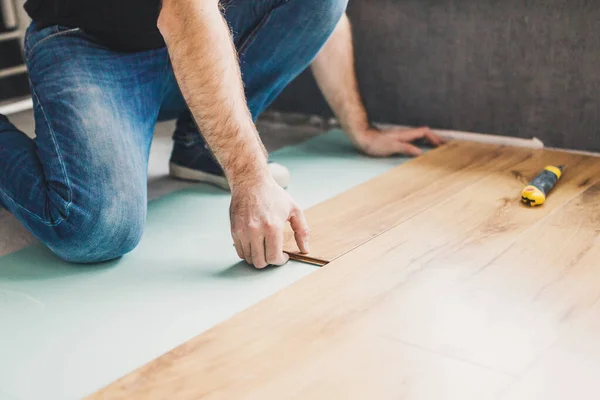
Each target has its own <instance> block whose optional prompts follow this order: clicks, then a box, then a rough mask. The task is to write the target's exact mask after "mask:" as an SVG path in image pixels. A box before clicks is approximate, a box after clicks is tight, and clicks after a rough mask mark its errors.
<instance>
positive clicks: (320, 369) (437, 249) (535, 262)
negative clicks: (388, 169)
mask: <svg viewBox="0 0 600 400" xmlns="http://www.w3.org/2000/svg"><path fill="white" fill-rule="evenodd" d="M515 151H516V152H517V153H519V152H520V151H517V150H515ZM528 152H531V151H530V150H528ZM528 154H529V155H528V156H527V157H515V159H513V160H512V161H511V164H509V166H507V167H506V168H501V169H497V170H494V171H492V172H490V171H486V172H485V173H483V172H481V171H480V175H481V176H479V177H478V178H477V179H473V180H472V183H470V184H469V185H466V186H465V187H464V188H462V189H461V190H459V191H456V192H455V193H453V194H450V195H448V196H444V197H442V198H438V199H437V200H436V204H434V205H432V206H430V207H428V208H427V209H426V210H424V211H421V212H415V213H413V214H412V215H411V216H409V217H407V218H405V219H404V220H402V221H401V223H399V224H397V225H395V226H393V227H391V228H390V229H388V230H387V231H385V232H384V233H383V234H380V235H378V236H376V237H374V238H373V239H372V240H367V241H366V242H364V243H363V244H362V245H360V246H358V247H356V248H355V249H353V250H351V251H350V252H348V253H346V254H345V255H343V256H341V257H339V258H338V259H336V260H334V261H333V262H331V263H329V264H328V265H326V266H325V267H323V268H322V269H320V270H318V271H317V272H315V273H313V274H311V275H309V276H307V277H306V278H304V279H302V280H300V281H298V282H296V283H295V284H293V285H291V286H290V287H288V288H286V289H284V290H282V291H280V292H279V293H277V294H275V295H274V296H271V297H270V298H268V299H267V300H265V301H263V302H261V303H259V304H257V305H255V306H253V307H251V308H250V309H248V310H246V311H244V312H242V313H240V314H238V315H236V316H234V317H233V318H231V319H230V320H228V321H225V322H224V323H223V324H221V325H219V326H217V327H215V328H213V329H211V330H209V331H207V332H205V333H204V334H202V335H200V336H198V337H196V338H194V339H192V340H190V341H188V342H187V343H185V344H183V345H182V346H180V347H178V348H177V349H175V350H173V351H172V352H170V353H168V354H166V355H164V356H162V357H160V358H158V359H156V360H154V361H153V362H151V363H149V364H148V365H146V366H144V367H142V368H140V369H139V370H137V371H134V372H132V373H131V374H129V375H128V376H126V377H124V378H122V379H121V380H119V381H117V382H115V383H114V384H112V385H110V386H109V387H107V388H105V389H103V390H102V391H100V392H98V393H96V394H95V395H94V396H92V397H91V398H94V399H163V398H177V399H199V398H202V399H283V398H292V399H293V398H297V399H304V398H311V399H313V398H315V399H334V398H344V399H364V398H377V399H456V398H460V399H503V398H507V399H508V400H513V399H514V400H516V399H525V398H527V399H534V398H540V399H542V398H557V399H558V398H561V397H556V396H555V397H552V396H550V397H541V396H542V395H540V396H539V397H536V396H537V393H538V392H539V393H541V394H544V393H550V395H553V392H552V388H553V387H556V390H559V389H561V387H559V386H558V385H559V384H558V383H555V382H546V379H547V378H548V379H554V380H559V379H560V375H561V374H562V373H564V372H565V371H564V369H563V368H562V367H557V366H556V365H554V364H555V363H560V362H565V363H566V365H568V366H569V368H571V369H573V370H576V369H578V368H579V369H581V370H584V369H585V367H586V365H587V364H590V365H592V366H594V367H595V366H598V365H599V364H600V363H599V362H598V357H600V354H598V346H596V345H595V344H594V343H595V340H596V338H597V337H600V323H598V322H597V320H598V319H599V318H598V306H597V301H598V299H599V298H600V266H599V262H598V260H599V259H600V184H599V183H598V181H599V180H600V159H597V158H591V157H585V156H579V155H573V154H567V153H561V152H551V151H533V152H531V153H528ZM450 159H452V158H451V157H449V158H448V160H450ZM448 162H450V161H448ZM558 163H564V164H566V165H567V166H568V173H566V174H565V175H564V177H563V179H562V180H561V182H560V186H558V187H557V189H556V190H555V191H554V192H553V193H552V195H551V196H550V197H549V199H548V202H547V203H546V204H545V205H544V206H543V207H540V208H535V209H531V208H528V207H525V206H523V205H522V204H521V203H520V201H519V197H520V189H521V188H522V186H523V184H524V182H525V181H527V180H528V179H529V177H531V176H533V175H535V173H536V172H537V171H539V170H540V169H541V168H543V166H544V165H546V164H558ZM362 196H364V199H367V198H369V196H368V194H366V193H365V194H362ZM589 321H591V322H589ZM587 330H593V331H594V333H595V334H589V333H588V332H587ZM579 339H582V340H586V341H588V343H587V344H580V343H578V340H579ZM592 341H594V342H593V343H592ZM575 347H576V349H575V350H573V351H571V349H573V348H575ZM586 349H587V350H589V352H590V353H591V354H593V355H592V356H590V357H591V359H589V358H586V357H585V356H584V355H585V354H586ZM590 376H591V375H590ZM571 379H572V382H575V383H576V382H578V380H577V379H578V375H576V374H574V373H571ZM587 383H588V384H589V385H588V387H590V388H593V386H591V385H592V383H591V382H587ZM511 396H512V397H511ZM563 398H564V397H563ZM571 398H578V399H579V398H583V397H571Z"/></svg>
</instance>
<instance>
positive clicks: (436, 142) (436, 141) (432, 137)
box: [425, 129, 445, 146]
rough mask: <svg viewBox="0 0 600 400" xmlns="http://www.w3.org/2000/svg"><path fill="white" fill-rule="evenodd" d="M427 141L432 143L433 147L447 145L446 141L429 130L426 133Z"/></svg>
mask: <svg viewBox="0 0 600 400" xmlns="http://www.w3.org/2000/svg"><path fill="white" fill-rule="evenodd" d="M425 139H427V141H428V142H429V143H431V144H432V145H433V146H441V145H442V144H444V143H445V141H444V139H443V138H442V137H441V136H439V135H437V134H435V133H433V132H432V131H431V130H429V129H428V130H427V132H426V133H425Z"/></svg>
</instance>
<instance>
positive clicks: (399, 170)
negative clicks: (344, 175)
mask: <svg viewBox="0 0 600 400" xmlns="http://www.w3.org/2000/svg"><path fill="white" fill-rule="evenodd" d="M534 154H535V151H533V150H529V149H522V148H517V147H509V146H498V145H488V144H480V143H471V142H458V141H457V142H451V143H449V144H447V145H445V146H442V147H440V148H438V149H436V150H432V151H430V152H428V153H427V154H425V155H424V156H422V157H419V158H416V159H414V160H412V161H409V162H407V163H405V164H402V165H401V166H399V167H396V168H394V169H393V170H391V171H388V172H387V173H385V174H383V175H381V176H379V177H377V178H375V179H372V180H370V181H368V182H365V183H364V184H362V185H359V186H357V187H355V188H353V189H351V190H348V191H346V192H344V193H342V194H340V195H338V196H336V197H334V198H332V199H330V200H327V201H325V202H322V203H320V204H317V205H316V206H314V207H311V208H310V209H308V210H307V211H306V218H307V220H308V222H309V225H310V229H311V242H310V243H311V251H310V253H308V254H301V253H299V250H298V247H297V245H296V243H295V241H294V235H293V233H292V232H291V230H288V231H287V232H286V241H285V250H286V251H287V252H288V254H290V256H291V257H292V258H293V259H296V260H299V261H304V262H311V260H312V262H313V263H315V264H318V265H323V264H326V263H327V262H331V261H333V260H335V259H336V258H338V257H340V256H342V255H343V254H346V253H347V252H348V251H350V250H352V249H354V248H356V247H357V246H360V245H361V244H363V243H364V242H366V241H368V240H370V239H372V238H373V237H375V236H377V235H380V234H381V233H383V232H385V231H387V230H388V229H390V228H393V227H394V226H396V225H398V224H400V223H402V222H403V221H405V220H406V219H408V218H411V217H412V216H413V215H415V214H417V213H419V212H422V211H424V210H427V209H428V208H429V207H432V206H433V205H435V204H436V203H437V202H439V201H441V200H443V199H445V198H447V197H449V196H452V195H453V194H455V193H457V192H459V191H461V190H463V189H465V188H466V187H468V186H470V185H472V184H474V183H476V182H477V181H478V180H480V179H482V178H484V177H485V176H486V175H487V174H489V173H491V172H494V171H499V170H503V169H505V168H508V167H510V166H511V165H514V164H515V163H517V162H519V161H522V160H525V159H528V158H530V157H532V156H533V155H534Z"/></svg>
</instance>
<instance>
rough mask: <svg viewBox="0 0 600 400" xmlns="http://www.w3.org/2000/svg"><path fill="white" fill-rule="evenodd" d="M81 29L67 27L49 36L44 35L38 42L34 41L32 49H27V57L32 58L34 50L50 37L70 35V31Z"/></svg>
mask: <svg viewBox="0 0 600 400" xmlns="http://www.w3.org/2000/svg"><path fill="white" fill-rule="evenodd" d="M79 30H81V29H80V28H71V29H67V30H65V31H58V32H55V33H53V34H51V35H48V36H46V37H44V38H42V39H40V40H39V41H38V42H36V43H34V44H33V46H32V47H31V48H30V49H29V50H28V51H27V54H25V57H26V58H27V59H29V58H31V55H32V54H33V51H34V50H35V49H36V48H37V47H38V46H39V45H40V44H42V43H44V42H45V41H47V40H49V39H52V38H55V37H58V36H64V35H68V34H70V33H75V32H77V31H79Z"/></svg>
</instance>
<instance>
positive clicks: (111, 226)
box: [49, 196, 146, 264]
mask: <svg viewBox="0 0 600 400" xmlns="http://www.w3.org/2000/svg"><path fill="white" fill-rule="evenodd" d="M115 197H119V196H115ZM131 200H132V199H130V200H129V201H127V200H124V201H122V202H121V204H117V203H116V202H115V201H113V202H109V203H108V204H95V205H90V206H88V207H86V210H78V211H75V212H72V213H71V214H70V215H69V217H68V218H67V219H66V220H65V221H63V222H61V225H62V224H64V225H62V226H60V229H59V230H58V233H59V236H60V238H59V240H58V241H57V242H56V243H54V244H49V247H50V249H51V250H52V251H53V252H54V253H55V254H56V255H58V256H59V257H60V258H62V259H63V260H65V261H68V262H73V263H84V264H89V263H99V262H104V261H109V260H113V259H115V258H119V257H121V256H123V255H125V254H127V253H129V252H130V251H131V250H133V249H134V248H135V247H136V246H137V245H138V243H139V241H140V239H141V237H142V233H143V230H144V224H145V220H146V203H145V200H144V199H142V200H141V201H138V200H139V199H136V200H135V201H131Z"/></svg>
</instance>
